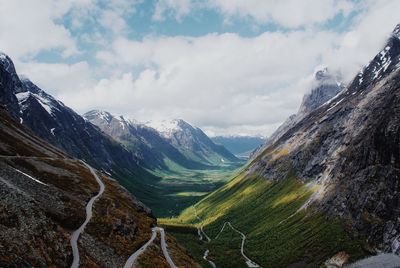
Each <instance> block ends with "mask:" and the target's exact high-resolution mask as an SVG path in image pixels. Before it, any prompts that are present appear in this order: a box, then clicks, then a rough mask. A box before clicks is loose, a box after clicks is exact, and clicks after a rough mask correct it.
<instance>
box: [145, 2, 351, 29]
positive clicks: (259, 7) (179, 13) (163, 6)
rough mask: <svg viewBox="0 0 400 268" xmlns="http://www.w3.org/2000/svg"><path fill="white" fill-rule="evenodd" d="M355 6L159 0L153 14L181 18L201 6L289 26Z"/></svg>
mask: <svg viewBox="0 0 400 268" xmlns="http://www.w3.org/2000/svg"><path fill="white" fill-rule="evenodd" d="M354 8H355V4H354V3H353V2H352V1H351V0H318V1H315V0H302V1H299V0H158V2H157V4H156V7H155V11H154V14H153V18H154V19H155V20H163V19H165V17H166V15H172V17H175V18H176V19H178V20H180V19H182V17H183V16H187V15H189V14H191V13H193V12H196V11H197V10H199V9H208V10H214V11H217V12H219V13H221V14H222V15H223V16H224V18H225V21H227V22H229V21H230V20H233V19H236V18H241V19H246V18H251V19H252V20H253V21H254V22H256V23H258V24H265V23H276V24H278V25H280V26H283V27H287V28H298V27H303V26H312V25H313V24H321V23H324V22H326V21H328V20H329V19H332V18H333V17H335V16H336V15H338V14H340V13H342V14H343V15H345V16H346V15H348V14H349V13H350V11H352V10H353V9H354Z"/></svg>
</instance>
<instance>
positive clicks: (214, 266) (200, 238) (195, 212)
mask: <svg viewBox="0 0 400 268" xmlns="http://www.w3.org/2000/svg"><path fill="white" fill-rule="evenodd" d="M193 209H194V215H195V217H196V219H198V220H199V221H201V218H200V217H199V215H198V214H197V209H196V207H195V206H193ZM197 234H198V235H199V240H200V241H203V235H204V237H205V238H206V239H207V242H210V241H211V238H210V237H209V236H208V235H207V234H206V233H205V232H204V230H203V225H201V226H200V227H197ZM202 234H203V235H202ZM209 253H210V250H209V249H208V248H207V249H206V251H204V254H203V259H204V260H206V261H208V263H209V264H210V265H211V267H213V268H217V265H216V264H215V263H214V262H213V261H211V260H209V259H208V258H207V257H208V254H209Z"/></svg>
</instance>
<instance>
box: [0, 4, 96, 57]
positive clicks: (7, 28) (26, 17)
mask: <svg viewBox="0 0 400 268" xmlns="http://www.w3.org/2000/svg"><path fill="white" fill-rule="evenodd" d="M87 4H90V1H69V2H68V1H64V2H61V1H55V0H13V1H8V0H0V49H1V50H3V51H4V52H6V53H8V54H9V55H11V56H13V57H23V56H25V57H26V56H34V55H35V54H37V53H38V52H40V51H41V50H49V49H60V50H61V51H62V54H63V55H64V56H69V55H71V54H74V53H76V52H77V48H76V44H75V41H74V39H73V37H72V36H71V34H70V32H69V30H68V29H66V28H65V27H64V26H63V25H61V24H59V23H56V22H55V21H56V20H57V19H60V18H61V17H62V16H63V15H65V14H66V13H67V12H68V11H69V10H70V9H71V8H72V7H82V6H83V5H87Z"/></svg>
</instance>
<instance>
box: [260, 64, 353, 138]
mask: <svg viewBox="0 0 400 268" xmlns="http://www.w3.org/2000/svg"><path fill="white" fill-rule="evenodd" d="M344 88H345V87H344V86H343V83H342V80H341V75H340V73H331V72H330V71H329V69H328V68H327V67H325V68H323V69H321V70H318V71H316V72H315V75H314V80H313V81H312V85H311V90H310V91H309V92H308V93H306V94H305V95H304V97H303V100H302V102H301V105H300V108H299V110H298V112H297V113H296V114H293V115H291V116H289V117H288V119H286V121H285V122H284V123H283V124H282V125H281V126H279V128H278V129H277V130H276V131H275V132H274V133H273V134H272V135H271V136H270V137H269V139H268V140H269V142H268V143H267V145H269V144H271V143H272V142H274V141H276V140H277V139H279V138H280V137H281V136H282V135H283V134H284V133H285V132H286V131H287V130H288V129H290V128H291V127H293V126H294V125H295V124H296V123H297V122H299V121H300V120H301V119H302V118H303V117H305V116H306V115H308V114H309V113H310V112H312V111H314V110H315V109H317V108H318V107H319V106H321V105H323V104H325V103H326V102H327V101H329V100H330V99H332V98H333V97H334V96H336V95H337V94H338V93H339V92H341V91H342V90H344Z"/></svg>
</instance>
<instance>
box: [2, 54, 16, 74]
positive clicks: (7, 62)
mask: <svg viewBox="0 0 400 268" xmlns="http://www.w3.org/2000/svg"><path fill="white" fill-rule="evenodd" d="M0 65H1V66H2V67H3V68H4V69H5V70H6V71H7V72H8V73H11V74H13V73H15V67H14V63H13V61H12V60H11V58H10V57H9V56H8V55H7V54H5V53H3V52H0Z"/></svg>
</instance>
